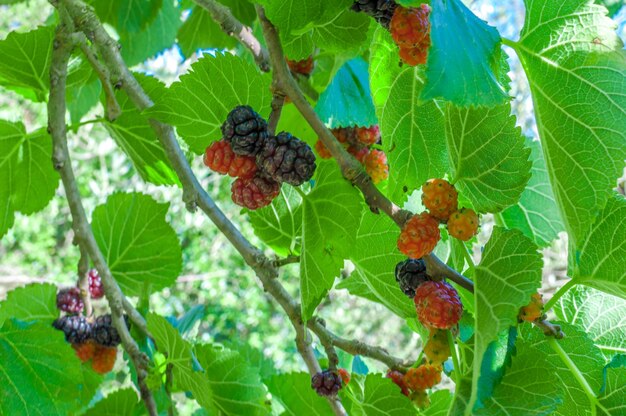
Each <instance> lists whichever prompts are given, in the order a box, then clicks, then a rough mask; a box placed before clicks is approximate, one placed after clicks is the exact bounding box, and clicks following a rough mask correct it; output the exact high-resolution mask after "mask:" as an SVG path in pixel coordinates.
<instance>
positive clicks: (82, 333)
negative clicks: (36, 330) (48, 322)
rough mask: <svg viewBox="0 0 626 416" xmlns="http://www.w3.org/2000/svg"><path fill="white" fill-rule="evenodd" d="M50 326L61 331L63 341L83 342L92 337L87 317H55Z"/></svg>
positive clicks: (71, 342)
mask: <svg viewBox="0 0 626 416" xmlns="http://www.w3.org/2000/svg"><path fill="white" fill-rule="evenodd" d="M52 326H53V327H55V328H56V329H58V330H60V331H63V333H64V334H65V341H67V342H69V343H70V344H83V343H85V342H86V341H87V340H89V339H91V337H92V327H91V324H90V323H89V321H88V320H87V318H85V317H84V316H79V315H70V316H64V317H62V318H59V319H56V320H55V321H54V322H53V323H52Z"/></svg>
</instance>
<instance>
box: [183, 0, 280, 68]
mask: <svg viewBox="0 0 626 416" xmlns="http://www.w3.org/2000/svg"><path fill="white" fill-rule="evenodd" d="M194 2H195V3H196V4H198V5H199V6H200V7H202V8H203V9H205V10H206V11H208V12H209V14H211V17H212V18H213V20H215V21H216V22H217V24H218V25H220V27H221V28H222V30H223V31H224V32H225V33H226V34H227V35H229V36H232V37H233V38H235V39H237V40H238V41H239V42H241V44H242V45H243V46H245V47H246V48H248V50H249V51H250V52H251V53H252V56H253V57H254V61H255V62H256V63H257V65H258V66H259V68H260V69H261V71H263V72H268V71H269V70H270V63H269V58H268V54H267V50H266V49H265V48H264V47H263V46H262V45H261V43H260V42H259V40H258V39H257V38H256V37H255V36H254V33H253V31H252V29H251V28H250V27H248V26H245V25H244V24H242V23H241V22H240V21H239V20H237V18H236V17H235V16H233V14H232V13H231V11H230V9H229V8H228V7H226V6H224V5H223V4H220V3H218V2H217V1H215V0H194Z"/></svg>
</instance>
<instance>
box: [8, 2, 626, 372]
mask: <svg viewBox="0 0 626 416" xmlns="http://www.w3.org/2000/svg"><path fill="white" fill-rule="evenodd" d="M467 3H468V5H469V6H470V7H471V8H472V10H473V11H474V12H475V13H476V14H477V15H479V16H480V17H482V18H483V19H485V20H487V21H488V22H489V23H490V24H492V25H494V26H496V27H497V28H498V29H499V30H500V32H501V34H502V35H503V36H505V37H508V38H512V39H515V38H517V36H518V35H517V34H518V33H519V30H520V28H521V26H522V24H523V20H524V7H523V2H522V0H514V1H512V0H476V1H468V2H467ZM606 3H607V5H609V6H611V4H608V3H610V1H607V2H606ZM617 3H619V1H618V2H617ZM613 7H614V11H617V10H618V8H617V7H615V4H613ZM51 13H52V7H51V6H50V5H49V4H48V2H47V1H45V0H29V1H27V2H25V3H21V4H18V5H13V6H0V39H4V38H5V37H6V36H7V35H8V33H9V32H10V31H13V30H17V31H28V30H30V29H32V28H35V27H36V26H38V25H40V24H43V23H45V22H46V21H47V20H48V19H50V18H51V17H50V16H51ZM183 16H184V15H183ZM614 19H615V21H616V22H617V24H618V26H619V28H618V31H619V33H620V34H621V35H622V38H624V37H625V36H624V34H625V33H626V7H623V8H622V9H621V11H619V12H618V13H617V14H616V15H615V17H614ZM507 52H510V51H507ZM198 53H199V52H197V53H194V54H192V55H191V56H190V57H189V58H188V59H186V60H185V59H184V58H183V57H182V54H181V53H180V51H179V50H178V48H174V49H171V50H167V51H164V52H162V53H161V54H159V55H158V56H157V57H156V58H154V59H151V60H149V61H148V62H146V63H144V64H141V65H138V66H136V67H135V68H134V69H135V70H139V71H143V72H147V73H149V74H151V75H155V76H157V77H159V78H160V79H162V80H163V81H165V82H166V83H168V84H169V83H171V82H173V81H174V80H176V78H177V77H178V76H179V75H180V74H181V73H184V72H185V71H186V69H187V68H188V66H189V65H190V63H192V62H193V61H195V60H196V59H197V58H198ZM510 58H511V59H510V65H511V73H510V76H511V79H512V81H513V83H512V91H511V93H512V95H513V96H514V97H515V100H514V104H513V109H514V112H515V113H516V115H517V116H518V124H519V125H520V126H521V127H522V129H523V130H524V132H525V133H526V135H528V136H529V137H537V133H536V131H535V126H534V119H533V114H532V102H531V99H530V93H529V89H528V84H527V81H526V79H525V76H524V74H523V72H522V69H521V67H520V65H519V61H518V60H517V59H516V58H515V57H514V56H513V55H511V56H510ZM102 113H103V109H102V108H101V107H100V106H98V107H96V108H95V109H93V110H92V111H91V113H90V114H88V115H87V116H85V118H84V120H91V119H95V118H97V117H100V116H101V115H102ZM0 118H3V119H7V120H13V121H18V120H20V121H22V122H23V123H24V124H25V125H26V127H27V129H28V130H29V131H31V130H34V129H36V128H39V127H40V126H43V125H45V123H46V111H45V105H44V104H36V103H32V102H30V101H27V100H25V99H23V98H21V97H20V96H19V95H17V94H14V93H12V92H10V91H8V90H3V89H0ZM70 140H71V142H70V149H71V153H72V157H73V166H74V169H75V171H76V176H77V179H78V184H79V187H80V191H81V194H82V196H83V202H84V204H85V207H86V209H87V211H88V214H90V213H91V211H92V210H93V209H94V208H95V207H96V206H97V205H98V204H101V203H104V202H105V200H106V198H107V196H108V195H110V194H112V193H114V192H116V191H120V190H122V191H139V192H145V193H148V194H150V195H152V196H153V197H155V198H156V199H157V200H159V201H161V202H169V203H170V204H171V206H170V209H169V214H168V215H169V221H170V223H171V224H172V226H173V227H174V229H175V230H176V231H177V233H178V236H179V238H180V241H181V242H182V246H183V248H184V252H183V256H184V259H183V260H184V266H183V273H182V275H181V276H180V277H179V279H178V282H177V284H176V285H175V286H174V287H171V288H169V289H165V290H163V291H161V292H159V293H156V294H154V295H153V296H152V298H151V308H152V309H153V310H154V311H155V312H158V313H160V314H163V315H164V316H172V317H180V316H182V315H183V314H184V313H185V312H187V311H189V310H190V309H191V308H193V307H198V308H197V309H196V311H198V310H204V312H205V313H206V318H205V319H202V320H201V322H200V323H199V324H197V325H196V327H195V328H194V330H193V331H192V332H191V333H190V336H192V337H195V336H196V335H197V336H198V338H199V339H201V340H204V341H216V342H221V343H225V344H228V343H231V342H233V343H242V342H243V343H249V344H250V345H251V346H252V347H254V348H256V349H258V350H260V351H262V352H263V353H264V355H265V356H266V357H268V358H271V359H272V360H273V361H274V362H275V365H276V367H277V368H278V369H281V370H292V369H296V368H298V369H301V368H302V367H303V364H302V362H301V360H300V358H299V356H298V354H297V353H296V350H295V345H294V343H293V342H292V340H293V339H294V332H293V330H292V328H291V325H290V324H289V322H288V320H287V319H286V318H285V316H284V315H283V314H282V313H281V312H280V310H279V309H278V308H277V307H276V306H275V305H274V304H273V303H272V302H271V301H270V300H269V297H268V296H266V295H265V294H264V293H263V290H262V289H261V287H260V285H259V284H258V282H257V280H256V278H255V276H254V274H253V273H252V271H251V270H250V268H248V267H246V266H245V264H244V262H243V260H242V259H241V257H240V256H239V255H238V254H237V253H236V251H235V250H234V249H233V248H232V247H231V245H230V244H229V243H228V241H227V240H226V238H225V237H224V236H222V235H221V233H220V232H219V231H218V230H217V229H216V228H215V227H214V226H213V225H212V224H211V223H210V222H209V221H208V220H207V218H206V217H205V216H203V215H194V214H191V213H189V212H187V211H186V209H185V207H184V204H183V202H182V200H181V192H180V190H179V189H177V188H167V187H158V186H154V185H150V184H145V183H144V182H142V181H141V179H140V178H139V176H138V175H136V172H135V171H134V169H133V167H132V164H131V162H130V161H129V159H128V158H127V157H126V155H125V154H124V153H123V152H122V151H121V150H120V149H118V148H117V147H116V144H115V142H114V141H113V139H111V137H110V135H109V134H108V132H107V131H106V130H105V128H104V127H102V126H100V125H97V124H87V125H85V126H83V127H81V128H80V129H79V130H78V131H76V132H74V133H72V134H71V136H70ZM193 167H194V170H195V173H196V175H197V176H198V178H199V179H200V181H201V183H203V184H204V185H205V186H206V187H207V189H208V190H209V193H210V195H211V196H212V197H213V198H215V200H216V201H217V203H218V205H219V206H220V207H221V208H222V210H223V211H224V212H225V213H226V214H227V216H228V217H229V218H231V219H232V220H233V222H234V223H235V224H236V225H237V226H238V227H239V228H240V229H241V230H242V232H243V233H244V235H245V236H246V237H247V238H249V239H250V240H251V241H252V242H253V243H254V244H257V245H259V246H261V243H260V241H259V240H258V239H257V238H256V237H255V236H254V234H253V232H252V227H251V226H250V224H249V222H248V220H247V217H246V216H245V215H241V214H240V209H239V208H238V207H237V206H235V205H234V204H233V203H232V201H231V200H230V189H229V183H230V180H229V179H227V178H224V177H222V176H219V175H215V174H212V173H210V172H209V171H208V169H206V168H205V167H204V166H203V164H202V162H201V160H200V158H195V159H194V160H193ZM491 225H492V219H490V218H489V217H487V218H485V222H484V225H483V227H482V231H481V235H480V236H479V239H478V241H479V246H480V245H482V244H484V243H485V242H486V241H487V239H488V237H489V234H490V232H491V228H492V227H491ZM566 247H567V242H566V241H564V235H563V234H562V235H561V238H560V239H559V240H557V241H555V242H554V244H553V245H552V246H551V247H549V248H547V249H546V250H545V251H544V260H545V268H544V291H547V292H549V291H552V290H554V288H556V287H558V286H560V284H561V282H560V281H561V280H562V279H563V278H564V274H565V271H566ZM479 251H480V250H477V253H478V252H479ZM0 259H1V261H0V299H2V298H3V297H4V296H5V294H6V291H8V290H10V289H11V288H13V287H15V286H19V285H23V284H26V283H29V282H36V281H48V282H53V283H55V284H58V285H60V286H63V285H72V284H74V282H75V280H76V264H77V261H78V250H77V248H76V247H75V246H73V245H72V232H71V223H70V215H69V209H68V207H67V203H66V201H65V199H64V195H63V191H62V189H61V188H59V189H58V191H57V194H56V196H55V198H54V199H53V200H52V202H51V203H50V204H49V205H48V207H47V208H46V209H45V210H44V211H43V212H40V213H38V214H36V215H33V216H30V217H27V216H24V215H21V214H16V220H15V226H14V227H13V228H12V229H11V230H10V231H9V233H8V235H6V236H5V237H3V238H2V240H0ZM280 279H281V280H282V281H283V282H284V284H285V285H286V287H287V288H288V289H289V290H290V292H291V293H292V294H294V295H295V294H297V290H298V269H297V266H296V265H292V266H288V267H285V268H284V269H283V272H282V273H281V276H280ZM99 306H100V307H102V308H104V307H105V305H99ZM318 311H319V314H320V315H321V316H322V317H323V318H324V319H325V320H326V321H327V325H328V327H329V328H331V329H333V330H335V331H336V332H338V333H339V334H340V335H342V336H344V337H348V338H357V339H360V340H363V341H365V342H368V343H371V344H376V345H381V346H383V347H385V348H387V349H388V350H389V351H390V352H391V353H393V354H394V355H398V356H402V357H412V358H416V357H417V352H418V351H419V346H420V342H421V341H420V339H419V337H418V336H417V335H416V334H415V333H414V332H413V331H411V330H410V329H409V327H408V326H407V325H406V324H405V322H404V321H402V320H401V319H399V318H398V317H396V316H395V315H393V314H392V313H391V312H389V311H387V310H386V309H385V308H384V307H383V306H381V305H379V304H375V303H371V302H367V301H365V300H363V299H359V298H356V297H353V296H350V295H349V294H348V293H347V291H344V290H338V291H337V290H336V291H332V292H331V293H330V296H329V298H328V299H327V300H326V302H325V303H324V304H322V305H321V306H320V308H319V309H318ZM368 364H369V365H372V366H373V367H374V368H378V369H380V370H383V369H382V368H380V366H379V365H377V364H375V363H369V362H368Z"/></svg>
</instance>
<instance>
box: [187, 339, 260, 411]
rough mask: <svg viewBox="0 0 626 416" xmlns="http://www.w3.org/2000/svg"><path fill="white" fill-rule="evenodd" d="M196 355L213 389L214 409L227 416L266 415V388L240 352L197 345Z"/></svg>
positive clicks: (195, 348)
mask: <svg viewBox="0 0 626 416" xmlns="http://www.w3.org/2000/svg"><path fill="white" fill-rule="evenodd" d="M194 353H195V355H196V357H197V359H198V362H199V363H200V365H201V366H202V368H203V369H204V376H205V377H206V378H207V379H208V380H209V384H210V386H211V389H212V390H213V400H214V404H215V406H216V407H217V408H218V409H219V410H220V412H222V413H224V414H225V415H250V416H255V415H265V414H268V413H269V412H268V409H267V408H266V406H265V405H264V401H265V387H264V386H263V384H262V383H261V378H260V377H259V374H258V372H257V371H255V369H254V368H252V367H250V366H249V364H248V363H247V362H246V361H245V360H243V359H242V356H241V355H240V354H239V353H238V352H237V351H232V350H229V349H226V348H223V347H219V346H211V345H196V346H195V347H194Z"/></svg>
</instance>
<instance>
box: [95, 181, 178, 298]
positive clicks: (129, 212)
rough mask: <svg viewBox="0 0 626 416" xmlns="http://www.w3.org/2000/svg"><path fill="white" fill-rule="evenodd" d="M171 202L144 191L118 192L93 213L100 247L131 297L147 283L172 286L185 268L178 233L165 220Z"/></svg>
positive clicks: (156, 287) (159, 286)
mask: <svg viewBox="0 0 626 416" xmlns="http://www.w3.org/2000/svg"><path fill="white" fill-rule="evenodd" d="M168 207H169V204H159V203H157V202H156V201H154V200H153V199H152V198H151V197H149V196H147V195H143V194H140V193H128V194H126V193H116V194H113V195H111V196H109V198H108V199H107V202H106V204H104V205H99V206H98V207H96V209H95V210H94V212H93V219H92V228H93V232H94V236H95V237H96V241H97V242H98V246H99V247H100V250H102V253H103V254H104V257H105V259H106V261H107V264H108V265H109V268H110V269H111V272H112V273H113V277H115V279H116V280H117V282H118V283H119V284H120V286H121V288H122V290H123V291H124V292H125V293H126V295H128V296H138V295H140V294H141V293H142V290H143V288H144V285H147V284H149V285H151V289H152V291H158V290H161V289H163V288H165V287H168V286H170V285H172V284H173V283H174V282H175V281H176V278H177V277H178V274H179V273H180V270H181V267H182V253H181V248H180V243H179V241H178V237H177V236H176V232H175V231H174V230H173V229H172V227H171V226H170V225H169V224H168V223H167V221H166V220H165V214H166V213H167V209H168Z"/></svg>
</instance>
